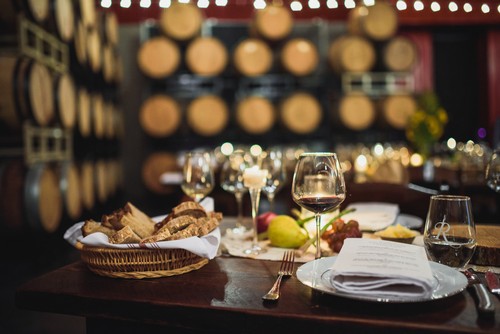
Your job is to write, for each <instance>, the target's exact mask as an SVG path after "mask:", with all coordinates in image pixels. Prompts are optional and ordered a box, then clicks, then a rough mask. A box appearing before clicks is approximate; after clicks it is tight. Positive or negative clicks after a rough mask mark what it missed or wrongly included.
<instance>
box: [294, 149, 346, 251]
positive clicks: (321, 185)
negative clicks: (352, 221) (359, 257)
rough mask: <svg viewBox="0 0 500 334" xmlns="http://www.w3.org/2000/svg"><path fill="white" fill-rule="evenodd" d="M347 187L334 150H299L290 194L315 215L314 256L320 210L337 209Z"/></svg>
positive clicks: (319, 231) (318, 242)
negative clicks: (299, 153) (331, 151)
mask: <svg viewBox="0 0 500 334" xmlns="http://www.w3.org/2000/svg"><path fill="white" fill-rule="evenodd" d="M345 196H346V187H345V181H344V175H343V174H342V169H341V167H340V162H339V160H338V158H337V155H336V154H335V153H329V152H308V153H302V154H301V155H300V157H299V160H298V161H297V164H296V165H295V172H294V174H293V181H292V197H293V200H294V201H295V203H297V204H298V205H300V206H301V207H302V208H304V209H306V210H309V211H312V212H314V214H315V218H316V259H319V258H320V257H321V246H320V237H321V214H322V213H325V212H328V211H332V210H334V209H336V208H337V207H338V206H339V205H340V204H341V203H342V202H343V201H344V199H345Z"/></svg>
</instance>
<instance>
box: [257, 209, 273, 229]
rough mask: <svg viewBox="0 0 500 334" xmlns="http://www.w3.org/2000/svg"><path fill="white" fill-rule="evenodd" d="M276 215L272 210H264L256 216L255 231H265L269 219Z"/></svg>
mask: <svg viewBox="0 0 500 334" xmlns="http://www.w3.org/2000/svg"><path fill="white" fill-rule="evenodd" d="M276 216H277V215H276V214H275V213H274V212H270V211H268V212H264V213H262V214H261V215H259V216H257V233H263V232H266V231H267V227H268V226H269V223H270V222H271V220H272V219H273V218H274V217H276Z"/></svg>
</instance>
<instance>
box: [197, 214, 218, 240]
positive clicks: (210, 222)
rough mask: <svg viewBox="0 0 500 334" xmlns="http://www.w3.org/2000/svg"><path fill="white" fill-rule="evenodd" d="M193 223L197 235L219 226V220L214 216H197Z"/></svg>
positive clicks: (202, 234) (204, 233) (205, 233)
mask: <svg viewBox="0 0 500 334" xmlns="http://www.w3.org/2000/svg"><path fill="white" fill-rule="evenodd" d="M195 224H196V226H197V227H198V236H200V237H201V236H204V235H207V234H208V233H210V232H212V231H213V230H214V229H215V228H216V227H217V226H219V221H218V220H217V218H215V217H203V218H198V219H197V220H196V223H195Z"/></svg>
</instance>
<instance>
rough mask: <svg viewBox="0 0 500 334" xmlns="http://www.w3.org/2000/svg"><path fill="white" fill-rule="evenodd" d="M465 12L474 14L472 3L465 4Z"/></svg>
mask: <svg viewBox="0 0 500 334" xmlns="http://www.w3.org/2000/svg"><path fill="white" fill-rule="evenodd" d="M464 11H465V12H466V13H470V12H472V5H471V4H470V3H465V4H464Z"/></svg>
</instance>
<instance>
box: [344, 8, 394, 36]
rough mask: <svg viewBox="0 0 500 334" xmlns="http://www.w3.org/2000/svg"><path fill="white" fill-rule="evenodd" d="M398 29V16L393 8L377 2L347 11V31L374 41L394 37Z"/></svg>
mask: <svg viewBox="0 0 500 334" xmlns="http://www.w3.org/2000/svg"><path fill="white" fill-rule="evenodd" d="M397 29H398V14H397V11H396V9H395V8H394V6H393V5H392V4H390V3H388V2H385V1H377V2H376V3H375V4H374V5H373V6H358V7H356V8H354V9H351V10H350V11H349V15H348V18H347V30H348V32H349V33H350V34H355V35H362V36H365V37H367V38H369V39H373V40H376V41H383V40H387V39H389V38H391V37H392V36H394V34H395V33H396V31H397Z"/></svg>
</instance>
